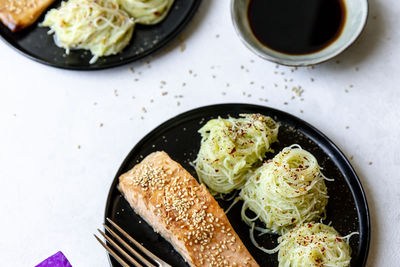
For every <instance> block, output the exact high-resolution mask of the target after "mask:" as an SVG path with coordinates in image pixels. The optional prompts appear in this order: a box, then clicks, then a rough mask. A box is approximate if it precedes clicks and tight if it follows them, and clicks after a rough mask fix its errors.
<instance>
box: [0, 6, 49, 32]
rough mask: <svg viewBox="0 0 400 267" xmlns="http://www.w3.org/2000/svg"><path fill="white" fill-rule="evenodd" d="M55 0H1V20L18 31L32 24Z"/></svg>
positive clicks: (11, 28) (14, 30) (12, 29)
mask: <svg viewBox="0 0 400 267" xmlns="http://www.w3.org/2000/svg"><path fill="white" fill-rule="evenodd" d="M53 2H54V0H0V20H1V22H3V24H4V25H6V26H7V27H8V28H9V29H10V30H11V31H13V32H16V31H19V30H22V29H24V28H26V27H28V26H30V25H32V24H33V23H34V22H35V21H36V20H37V19H38V18H39V17H40V15H41V14H42V13H43V11H44V10H45V9H46V8H47V7H48V6H49V5H50V4H51V3H53Z"/></svg>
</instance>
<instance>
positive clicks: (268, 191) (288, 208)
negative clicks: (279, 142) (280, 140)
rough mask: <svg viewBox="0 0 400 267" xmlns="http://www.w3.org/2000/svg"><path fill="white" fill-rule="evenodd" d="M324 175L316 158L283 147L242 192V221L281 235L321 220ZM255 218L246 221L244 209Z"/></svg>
mask: <svg viewBox="0 0 400 267" xmlns="http://www.w3.org/2000/svg"><path fill="white" fill-rule="evenodd" d="M325 179H326V178H325V176H324V175H323V174H322V173H321V171H320V167H319V165H318V162H317V160H316V158H315V157H314V156H313V155H312V154H311V153H309V152H308V151H306V150H304V149H301V147H300V146H298V145H293V146H291V147H287V148H284V149H283V150H282V151H281V152H280V153H279V154H278V155H276V156H275V157H274V158H273V159H272V160H270V161H268V162H266V163H264V164H263V166H261V167H260V168H259V169H258V170H257V171H256V172H255V173H254V174H253V175H252V176H251V177H250V178H249V180H248V181H247V183H246V184H245V186H244V187H243V189H242V191H241V192H240V196H241V198H242V199H243V200H244V204H243V207H242V219H243V220H244V221H245V222H246V223H247V224H248V225H253V224H254V222H255V221H256V220H257V219H260V220H261V221H262V222H264V223H265V226H266V228H267V229H263V228H259V227H256V228H255V229H257V230H263V231H264V232H270V233H278V234H284V233H286V232H287V231H289V230H290V229H292V228H293V227H294V226H296V225H298V224H302V223H305V222H311V221H315V220H318V219H320V218H321V217H323V216H324V215H325V206H326V205H327V204H328V194H327V188H326V186H325V182H324V180H325ZM247 209H250V210H251V211H253V212H254V213H255V214H256V216H255V217H254V218H249V217H248V216H247V215H246V210H247Z"/></svg>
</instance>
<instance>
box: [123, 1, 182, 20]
mask: <svg viewBox="0 0 400 267" xmlns="http://www.w3.org/2000/svg"><path fill="white" fill-rule="evenodd" d="M118 2H119V3H120V5H121V6H122V8H123V9H124V10H125V11H126V12H128V13H129V14H130V15H131V16H132V17H134V18H135V22H136V23H140V24H156V23H158V22H160V21H162V20H163V19H164V18H165V17H166V16H167V14H168V11H169V10H170V8H171V6H172V4H173V3H174V0H118Z"/></svg>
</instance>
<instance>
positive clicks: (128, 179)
mask: <svg viewBox="0 0 400 267" xmlns="http://www.w3.org/2000/svg"><path fill="white" fill-rule="evenodd" d="M119 190H120V191H121V193H122V194H123V195H124V196H125V198H126V200H127V201H128V202H129V204H130V205H131V207H132V208H133V209H134V210H135V212H136V213H137V214H139V215H140V216H141V217H142V218H143V219H144V220H145V221H146V222H147V223H148V224H150V225H151V226H152V227H153V229H154V231H156V232H157V233H159V234H161V235H162V236H163V237H164V238H165V239H166V240H168V241H169V242H170V243H171V244H172V245H173V246H174V247H175V249H176V250H177V251H178V252H179V253H180V254H181V255H182V257H183V258H184V259H185V261H186V262H187V263H189V265H190V266H199V267H200V266H259V265H258V264H257V262H256V261H255V260H254V259H253V257H252V256H251V255H250V253H249V252H248V250H247V249H246V247H245V246H244V245H243V243H242V241H241V240H240V239H239V236H238V235H237V234H236V233H235V231H234V230H233V228H232V226H231V224H230V223H229V221H228V218H227V217H226V215H225V212H224V211H223V209H222V208H221V207H220V206H219V205H218V203H217V201H215V199H214V198H213V197H212V196H211V194H210V193H209V192H208V190H207V189H206V187H205V186H204V185H203V184H202V185H200V184H199V183H198V182H197V181H196V179H195V178H194V177H193V176H191V175H190V173H189V172H187V171H186V170H185V169H184V168H183V167H182V166H181V165H180V164H179V163H177V162H175V161H173V160H172V159H171V158H170V157H169V156H168V154H167V153H165V152H154V153H152V154H150V155H149V156H147V157H146V158H145V159H144V160H143V161H142V162H141V163H139V164H138V165H136V166H135V167H134V168H133V169H132V170H130V171H128V172H127V173H125V174H123V175H121V176H120V178H119Z"/></svg>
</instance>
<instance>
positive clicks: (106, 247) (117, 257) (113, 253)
mask: <svg viewBox="0 0 400 267" xmlns="http://www.w3.org/2000/svg"><path fill="white" fill-rule="evenodd" d="M93 235H94V237H95V238H96V239H97V241H99V243H100V244H101V245H102V246H103V247H104V248H105V249H106V250H107V252H108V253H110V255H111V256H113V257H114V259H116V260H117V261H118V262H119V263H120V264H121V265H122V266H123V267H130V266H129V265H128V264H127V263H126V262H125V261H124V260H123V259H121V258H120V257H119V256H118V255H117V254H116V253H115V252H114V251H113V250H112V249H111V248H110V247H109V246H107V245H106V244H105V243H104V242H103V241H102V240H101V239H100V238H99V237H98V236H97V235H95V234H93Z"/></svg>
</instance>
